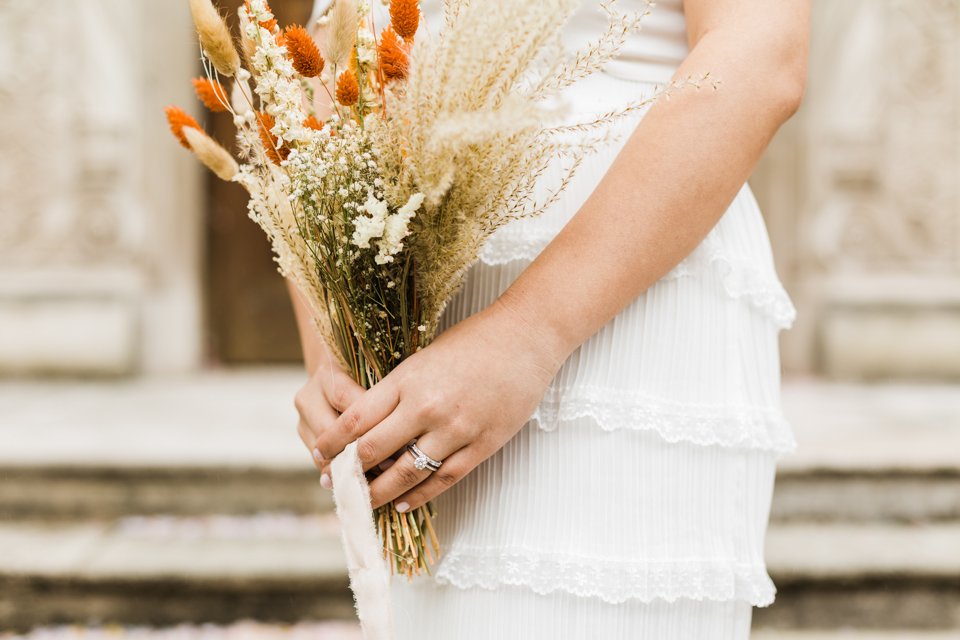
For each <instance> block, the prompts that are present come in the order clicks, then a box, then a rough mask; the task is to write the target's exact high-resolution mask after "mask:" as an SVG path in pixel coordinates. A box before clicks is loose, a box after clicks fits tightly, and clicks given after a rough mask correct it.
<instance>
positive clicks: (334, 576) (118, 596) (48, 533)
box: [0, 514, 960, 631]
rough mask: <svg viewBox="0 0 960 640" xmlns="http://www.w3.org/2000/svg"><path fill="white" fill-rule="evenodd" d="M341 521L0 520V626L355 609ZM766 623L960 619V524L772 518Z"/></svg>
mask: <svg viewBox="0 0 960 640" xmlns="http://www.w3.org/2000/svg"><path fill="white" fill-rule="evenodd" d="M338 535H339V534H338V530H337V527H336V521H335V519H334V518H333V517H332V516H331V515H329V514H328V515H321V516H310V517H302V516H295V515H289V514H288V515H284V514H261V515H257V516H250V517H242V516H241V517H238V516H207V517H199V518H196V517H188V518H183V517H154V516H151V517H137V518H125V519H121V520H118V521H113V522H105V523H92V522H88V523H72V524H68V523H49V522H48V523H13V524H3V525H0V549H3V551H4V552H3V554H0V629H4V628H14V629H20V630H25V629H29V628H32V627H36V626H40V625H50V624H99V623H105V622H106V623H121V624H136V625H151V626H157V625H171V624H179V623H183V622H194V623H199V622H214V623H221V624H225V623H232V622H235V621H237V620H242V619H247V618H253V619H256V620H260V621H267V622H271V621H272V622H296V621H300V620H329V619H342V620H350V619H352V618H353V611H352V604H351V598H350V594H349V591H348V589H347V581H346V577H345V575H344V563H343V556H342V551H341V547H340V542H339V538H338ZM768 559H769V567H770V572H771V574H772V576H773V578H774V580H775V582H776V583H777V585H778V588H779V596H778V601H777V603H775V604H774V605H773V606H772V607H770V608H768V609H761V610H758V611H757V612H756V615H755V626H756V627H757V628H761V629H768V630H771V631H773V630H805V631H806V630H810V631H813V630H825V631H826V630H834V631H835V630H838V629H843V628H856V629H861V630H878V631H879V630H885V629H916V630H922V631H946V630H951V631H956V630H960V581H958V580H957V576H958V575H960V525H957V524H934V525H929V524H928V525H924V526H909V525H887V526H876V525H872V526H860V525H836V524H834V525H829V526H815V525H778V526H774V527H772V528H771V531H770V536H769V540H768Z"/></svg>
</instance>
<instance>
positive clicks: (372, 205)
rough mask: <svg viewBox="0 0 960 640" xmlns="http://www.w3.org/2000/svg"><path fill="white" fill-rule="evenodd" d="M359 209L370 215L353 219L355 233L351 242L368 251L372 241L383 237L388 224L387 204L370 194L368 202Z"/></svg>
mask: <svg viewBox="0 0 960 640" xmlns="http://www.w3.org/2000/svg"><path fill="white" fill-rule="evenodd" d="M357 209H358V210H360V211H363V212H365V213H366V214H368V215H363V216H357V217H356V218H354V219H353V226H354V231H353V237H352V238H351V240H352V241H353V244H355V245H356V246H357V247H359V248H361V249H368V248H370V241H371V240H373V239H374V238H380V237H382V236H383V232H384V230H385V228H386V224H387V203H386V202H384V201H382V200H377V199H376V198H375V197H374V196H373V194H370V196H368V197H367V201H366V202H364V203H363V204H362V205H361V206H359V207H358V208H357Z"/></svg>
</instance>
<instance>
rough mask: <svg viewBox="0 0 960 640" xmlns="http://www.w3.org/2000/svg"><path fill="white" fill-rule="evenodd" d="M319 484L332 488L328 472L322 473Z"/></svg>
mask: <svg viewBox="0 0 960 640" xmlns="http://www.w3.org/2000/svg"><path fill="white" fill-rule="evenodd" d="M320 486H321V487H323V488H324V489H332V488H333V483H332V482H330V475H329V474H326V473H324V474H323V475H321V476H320Z"/></svg>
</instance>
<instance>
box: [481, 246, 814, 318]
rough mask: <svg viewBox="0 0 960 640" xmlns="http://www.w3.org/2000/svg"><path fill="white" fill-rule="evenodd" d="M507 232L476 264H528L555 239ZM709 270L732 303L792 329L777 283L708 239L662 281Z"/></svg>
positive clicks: (788, 306) (485, 248) (790, 305)
mask: <svg viewBox="0 0 960 640" xmlns="http://www.w3.org/2000/svg"><path fill="white" fill-rule="evenodd" d="M505 231H506V233H504V232H505ZM509 231H511V230H507V229H504V230H501V232H499V233H497V234H496V235H494V236H493V237H491V238H490V240H489V241H488V242H487V243H486V244H485V245H484V246H483V248H482V249H481V251H480V262H482V263H483V264H486V265H502V264H507V263H509V262H512V261H514V260H524V261H527V262H532V261H533V260H534V259H536V257H537V256H538V255H540V252H541V251H543V249H544V248H545V247H546V246H547V245H548V244H550V241H551V240H553V238H554V237H555V236H556V232H553V231H541V230H537V232H533V233H531V232H530V231H527V232H526V233H515V232H514V233H511V232H509ZM710 270H713V271H715V272H718V273H719V274H720V278H721V282H722V283H723V288H724V291H725V292H726V294H727V295H728V296H730V297H731V298H732V299H734V300H744V301H746V302H747V303H748V304H750V305H751V306H753V307H754V308H755V309H757V311H759V312H760V313H762V314H763V315H764V316H766V317H768V318H769V319H770V320H771V321H772V322H773V323H774V324H775V325H776V326H777V327H779V328H781V329H788V328H790V327H791V326H792V325H793V321H794V319H795V318H796V309H795V308H794V306H793V303H792V302H791V301H790V296H789V295H788V294H787V292H786V290H784V288H783V285H782V284H780V281H779V280H778V279H777V278H776V277H773V276H770V275H768V274H766V273H764V271H763V270H761V269H759V268H758V267H757V266H756V265H754V264H751V263H749V262H748V261H745V260H736V259H733V258H730V257H729V256H727V255H725V252H724V251H723V250H722V249H721V248H720V246H719V243H718V242H716V241H715V240H714V239H713V238H712V237H711V236H707V239H706V240H704V242H703V244H701V246H700V247H698V248H697V249H696V250H695V251H694V252H693V253H692V254H690V255H689V256H687V257H686V258H684V260H683V261H682V262H680V263H679V264H678V265H677V266H676V267H674V268H673V269H672V270H671V271H670V272H669V273H667V275H665V276H664V277H663V278H662V280H674V279H677V278H686V277H697V276H701V275H703V274H704V273H706V272H708V271H710Z"/></svg>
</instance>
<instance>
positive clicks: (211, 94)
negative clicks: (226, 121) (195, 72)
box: [191, 78, 230, 113]
mask: <svg viewBox="0 0 960 640" xmlns="http://www.w3.org/2000/svg"><path fill="white" fill-rule="evenodd" d="M191 82H193V90H194V92H196V94H197V98H199V99H200V102H202V103H203V106H205V107H206V108H207V109H210V111H212V112H214V113H223V112H224V111H228V110H229V109H228V108H227V105H228V104H229V103H230V100H229V98H227V92H226V91H225V90H224V88H223V85H222V84H220V83H219V82H217V81H216V80H210V79H209V78H194V79H193V80H191Z"/></svg>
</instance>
